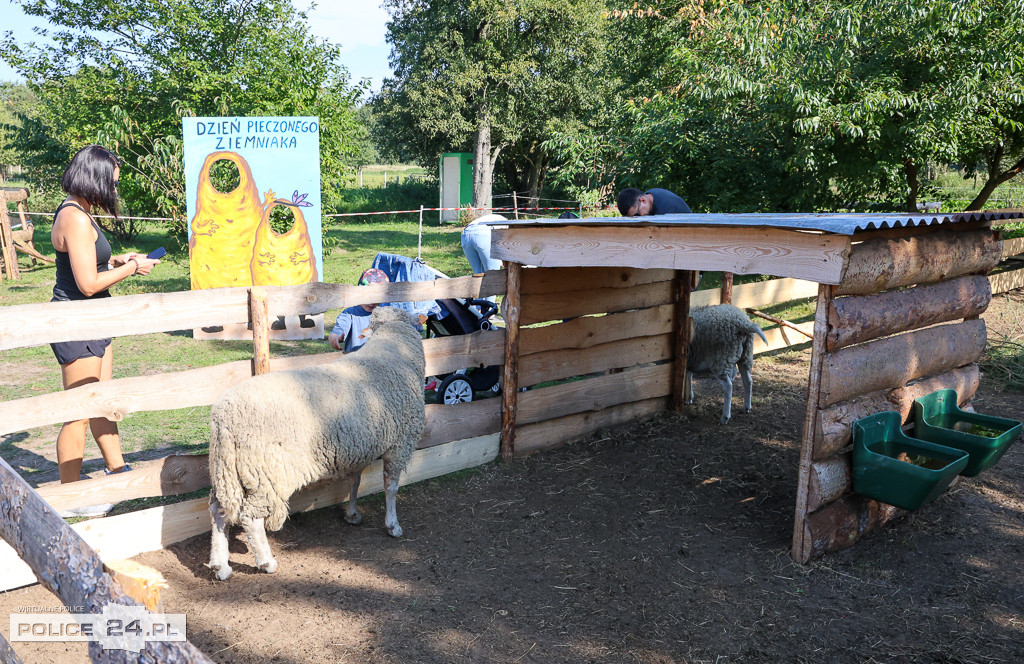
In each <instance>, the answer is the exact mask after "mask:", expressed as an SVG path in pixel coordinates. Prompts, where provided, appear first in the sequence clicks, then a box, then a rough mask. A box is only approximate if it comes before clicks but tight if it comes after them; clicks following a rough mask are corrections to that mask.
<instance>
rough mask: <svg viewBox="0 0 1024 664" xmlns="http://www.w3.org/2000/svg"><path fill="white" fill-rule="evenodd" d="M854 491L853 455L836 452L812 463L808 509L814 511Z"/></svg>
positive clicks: (808, 489) (808, 486)
mask: <svg viewBox="0 0 1024 664" xmlns="http://www.w3.org/2000/svg"><path fill="white" fill-rule="evenodd" d="M852 491H853V455H852V454H836V455H834V456H831V457H829V458H828V459H823V460H821V461H815V462H813V463H812V464H811V473H810V477H809V479H808V485H807V511H808V512H814V511H816V510H818V509H819V508H821V507H822V506H824V505H826V504H827V503H830V502H832V501H833V500H835V499H837V498H839V497H840V496H843V495H845V494H847V493H850V492H852Z"/></svg>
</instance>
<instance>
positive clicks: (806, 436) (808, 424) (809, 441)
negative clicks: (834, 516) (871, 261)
mask: <svg viewBox="0 0 1024 664" xmlns="http://www.w3.org/2000/svg"><path fill="white" fill-rule="evenodd" d="M835 291H836V289H835V288H834V287H832V286H828V285H826V284H821V286H819V287H818V302H817V306H816V309H815V314H814V341H813V342H812V345H811V368H810V372H809V373H808V376H807V406H806V408H805V410H804V424H803V431H802V434H801V438H800V466H799V469H798V473H797V487H796V507H795V509H794V514H793V546H792V549H791V551H790V555H791V556H792V557H793V558H794V559H795V560H796V561H797V562H801V563H803V562H807V558H806V557H805V555H804V551H805V541H804V540H805V537H806V529H805V525H804V521H805V520H806V518H807V513H808V509H807V505H808V492H809V490H810V481H811V457H812V455H813V454H814V423H815V421H816V419H817V414H818V407H819V406H818V403H819V401H820V396H819V393H820V391H821V385H822V381H823V377H822V373H823V366H824V364H825V359H824V358H825V337H826V335H827V334H828V310H829V307H830V306H831V304H832V300H833V299H834V298H835Z"/></svg>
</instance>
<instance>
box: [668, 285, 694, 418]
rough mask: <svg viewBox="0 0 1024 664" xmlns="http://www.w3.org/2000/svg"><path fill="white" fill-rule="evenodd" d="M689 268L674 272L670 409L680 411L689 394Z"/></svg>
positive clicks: (691, 330)
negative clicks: (674, 304) (674, 292)
mask: <svg viewBox="0 0 1024 664" xmlns="http://www.w3.org/2000/svg"><path fill="white" fill-rule="evenodd" d="M692 275H693V272H692V271H691V270H679V271H677V272H676V279H675V291H676V307H675V317H674V321H673V322H674V324H673V326H672V327H673V329H674V332H675V335H674V337H673V341H672V357H673V361H672V410H674V411H676V412H677V413H679V412H682V410H683V406H684V404H686V402H687V401H688V400H689V398H690V395H689V394H687V390H686V356H687V354H688V353H689V351H690V339H691V335H692V333H693V328H692V326H691V322H690V284H691V283H692V282H693V276H692Z"/></svg>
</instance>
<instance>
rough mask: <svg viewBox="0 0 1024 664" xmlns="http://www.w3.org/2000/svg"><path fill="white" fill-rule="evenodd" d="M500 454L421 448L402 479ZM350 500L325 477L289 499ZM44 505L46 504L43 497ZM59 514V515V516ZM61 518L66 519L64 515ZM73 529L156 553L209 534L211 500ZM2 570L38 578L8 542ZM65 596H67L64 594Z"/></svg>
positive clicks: (369, 482) (6, 586) (64, 578)
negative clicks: (185, 540) (197, 536)
mask: <svg viewBox="0 0 1024 664" xmlns="http://www.w3.org/2000/svg"><path fill="white" fill-rule="evenodd" d="M497 455H498V435H497V434H492V435H490V436H482V437H478V438H471V439H468V440H459V441H455V442H453V443H448V444H447V445H437V446H434V447H431V448H429V449H423V450H416V451H414V452H413V454H412V458H411V459H410V460H409V465H408V466H407V467H406V471H405V472H404V473H402V475H401V477H400V478H399V483H400V484H401V485H402V486H406V485H407V484H412V483H414V482H419V481H422V480H425V479H430V478H433V477H438V476H440V475H446V474H448V473H453V472H456V471H459V470H463V469H466V468H473V467H476V466H480V465H483V464H485V463H490V462H491V461H494V459H495V458H496V457H497ZM0 462H2V461H0ZM382 468H383V465H382V462H381V461H380V460H378V461H375V462H374V463H372V464H370V466H369V467H367V468H366V469H365V470H364V471H363V474H362V477H361V479H360V482H359V495H360V496H366V495H370V494H372V493H379V492H381V491H383V488H384V487H383V480H382ZM347 500H348V482H347V481H346V480H344V479H334V480H326V481H325V482H322V483H317V484H312V485H310V486H308V487H306V488H305V489H303V490H301V491H299V492H297V493H295V495H293V496H292V497H291V500H290V501H289V511H290V512H291V513H295V512H299V511H307V510H312V509H318V508H320V507H326V506H329V505H335V504H338V503H342V502H345V501H347ZM39 503H40V504H41V505H44V506H45V503H43V502H42V501H41V500H40V501H39ZM6 504H7V503H6V502H0V522H3V521H4V520H5V519H7V517H6V513H7V512H6V507H4V506H5V505H6ZM15 505H17V503H15ZM47 509H49V508H47ZM54 516H55V517H56V514H54ZM58 519H59V517H58ZM59 520H60V522H61V523H64V521H63V519H59ZM26 523H28V524H29V525H32V523H33V522H29V521H26ZM71 529H72V530H74V531H75V533H78V535H79V536H80V538H78V539H84V540H85V542H86V543H87V544H88V546H91V547H92V548H93V549H95V550H96V551H97V552H98V553H99V555H100V557H102V558H104V559H111V558H131V557H133V556H136V555H138V554H140V553H145V552H146V551H156V550H159V549H162V548H165V547H167V546H168V545H170V544H173V543H175V542H180V541H181V540H184V539H188V538H189V537H194V536H196V535H200V534H202V533H207V532H209V531H210V510H209V500H208V499H207V498H197V499H195V500H189V501H185V502H181V503H175V504H173V505H164V506H161V507H153V508H150V509H146V510H140V511H138V512H130V513H128V514H119V515H117V516H108V517H104V518H102V519H89V520H88V521H82V522H80V523H76V524H74V525H73V526H71ZM0 534H2V533H0ZM76 537H78V536H76ZM54 568H55V569H57V570H58V571H57V575H58V580H59V581H60V582H61V583H68V580H69V579H75V578H76V577H77V576H79V573H78V572H79V570H78V569H77V568H69V567H68V566H67V565H66V564H64V563H63V562H62V561H61V560H59V559H57V560H55V561H54ZM0 569H2V570H4V575H3V576H2V577H0V591H3V590H10V589H12V588H19V587H21V586H25V585H29V584H32V583H35V581H36V579H35V576H34V575H33V574H32V570H31V569H29V568H28V566H27V565H25V563H23V562H22V561H20V560H19V559H18V554H17V553H16V552H15V551H14V550H12V549H11V547H9V546H6V545H4V544H3V542H0ZM81 576H82V581H83V582H88V581H89V579H90V578H91V577H90V576H88V575H86V574H81ZM61 599H64V598H63V597H61ZM65 604H68V602H65ZM78 604H80V603H78ZM132 661H135V660H132ZM168 661H171V660H168Z"/></svg>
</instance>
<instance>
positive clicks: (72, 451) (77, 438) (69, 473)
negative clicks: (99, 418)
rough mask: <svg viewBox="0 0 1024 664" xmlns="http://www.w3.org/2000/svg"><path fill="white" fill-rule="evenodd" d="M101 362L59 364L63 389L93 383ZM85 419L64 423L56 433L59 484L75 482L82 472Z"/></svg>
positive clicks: (94, 359)
mask: <svg viewBox="0 0 1024 664" xmlns="http://www.w3.org/2000/svg"><path fill="white" fill-rule="evenodd" d="M102 365H103V360H102V358H99V357H83V358H81V359H78V360H75V361H74V362H69V363H67V364H62V365H60V374H61V379H62V380H63V382H64V389H65V390H70V389H71V388H73V387H78V386H80V385H87V384H89V383H95V382H97V381H99V379H100V373H101V371H102ZM88 427H89V420H74V421H71V422H65V423H64V426H63V427H61V430H60V433H59V434H57V468H58V469H59V470H60V481H61V483H65V484H66V483H67V482H77V481H78V478H79V477H80V476H81V473H82V457H83V456H85V432H86V429H87V428H88Z"/></svg>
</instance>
